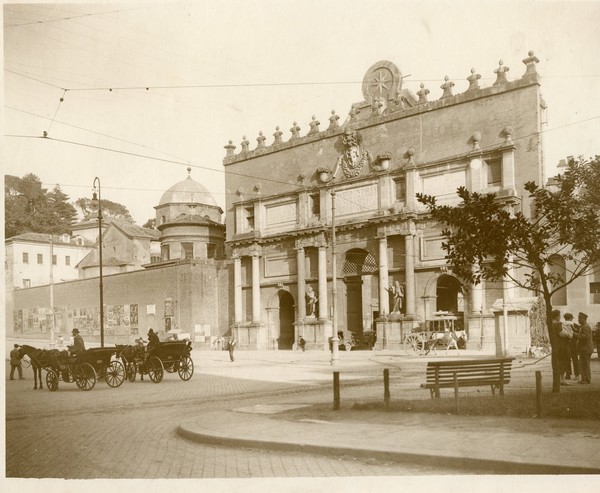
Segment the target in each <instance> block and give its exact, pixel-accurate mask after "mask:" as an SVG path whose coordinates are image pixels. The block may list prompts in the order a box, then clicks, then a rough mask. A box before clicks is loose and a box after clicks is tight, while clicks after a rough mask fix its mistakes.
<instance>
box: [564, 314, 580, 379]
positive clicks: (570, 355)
mask: <svg viewBox="0 0 600 493" xmlns="http://www.w3.org/2000/svg"><path fill="white" fill-rule="evenodd" d="M563 318H564V319H565V320H564V322H563V327H565V331H566V333H569V332H570V333H571V334H575V332H577V331H578V330H579V325H577V324H576V323H575V322H573V314H572V313H568V312H567V313H565V314H564V315H563ZM566 342H567V348H566V351H567V365H566V368H567V370H566V373H565V380H571V375H575V379H577V378H579V359H578V355H577V337H575V336H574V335H573V336H572V337H571V338H570V339H568V340H567V341H566Z"/></svg>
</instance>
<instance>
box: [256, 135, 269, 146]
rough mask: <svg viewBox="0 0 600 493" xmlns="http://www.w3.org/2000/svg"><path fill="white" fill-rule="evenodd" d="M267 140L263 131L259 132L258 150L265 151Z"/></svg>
mask: <svg viewBox="0 0 600 493" xmlns="http://www.w3.org/2000/svg"><path fill="white" fill-rule="evenodd" d="M265 140H267V138H266V137H265V136H264V135H263V133H262V130H261V131H260V132H258V137H256V141H257V142H258V145H257V146H256V148H257V149H264V147H265Z"/></svg>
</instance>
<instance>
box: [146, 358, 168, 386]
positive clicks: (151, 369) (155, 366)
mask: <svg viewBox="0 0 600 493" xmlns="http://www.w3.org/2000/svg"><path fill="white" fill-rule="evenodd" d="M146 368H148V376H149V377H150V380H152V381H153V382H154V383H160V382H161V381H162V379H163V375H164V371H163V364H162V361H161V360H160V359H159V358H158V357H157V356H152V357H150V359H149V360H148V361H147V362H146Z"/></svg>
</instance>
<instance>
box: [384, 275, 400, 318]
mask: <svg viewBox="0 0 600 493" xmlns="http://www.w3.org/2000/svg"><path fill="white" fill-rule="evenodd" d="M387 290H388V293H389V294H390V295H391V297H392V300H393V303H394V304H393V308H392V312H391V313H402V302H403V301H404V287H403V286H402V285H401V284H400V283H399V282H398V281H396V282H395V283H394V284H390V287H389V288H387Z"/></svg>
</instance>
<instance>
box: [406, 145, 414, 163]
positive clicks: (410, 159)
mask: <svg viewBox="0 0 600 493" xmlns="http://www.w3.org/2000/svg"><path fill="white" fill-rule="evenodd" d="M406 154H408V164H411V165H412V164H415V148H414V147H409V148H408V150H407V151H406Z"/></svg>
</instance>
